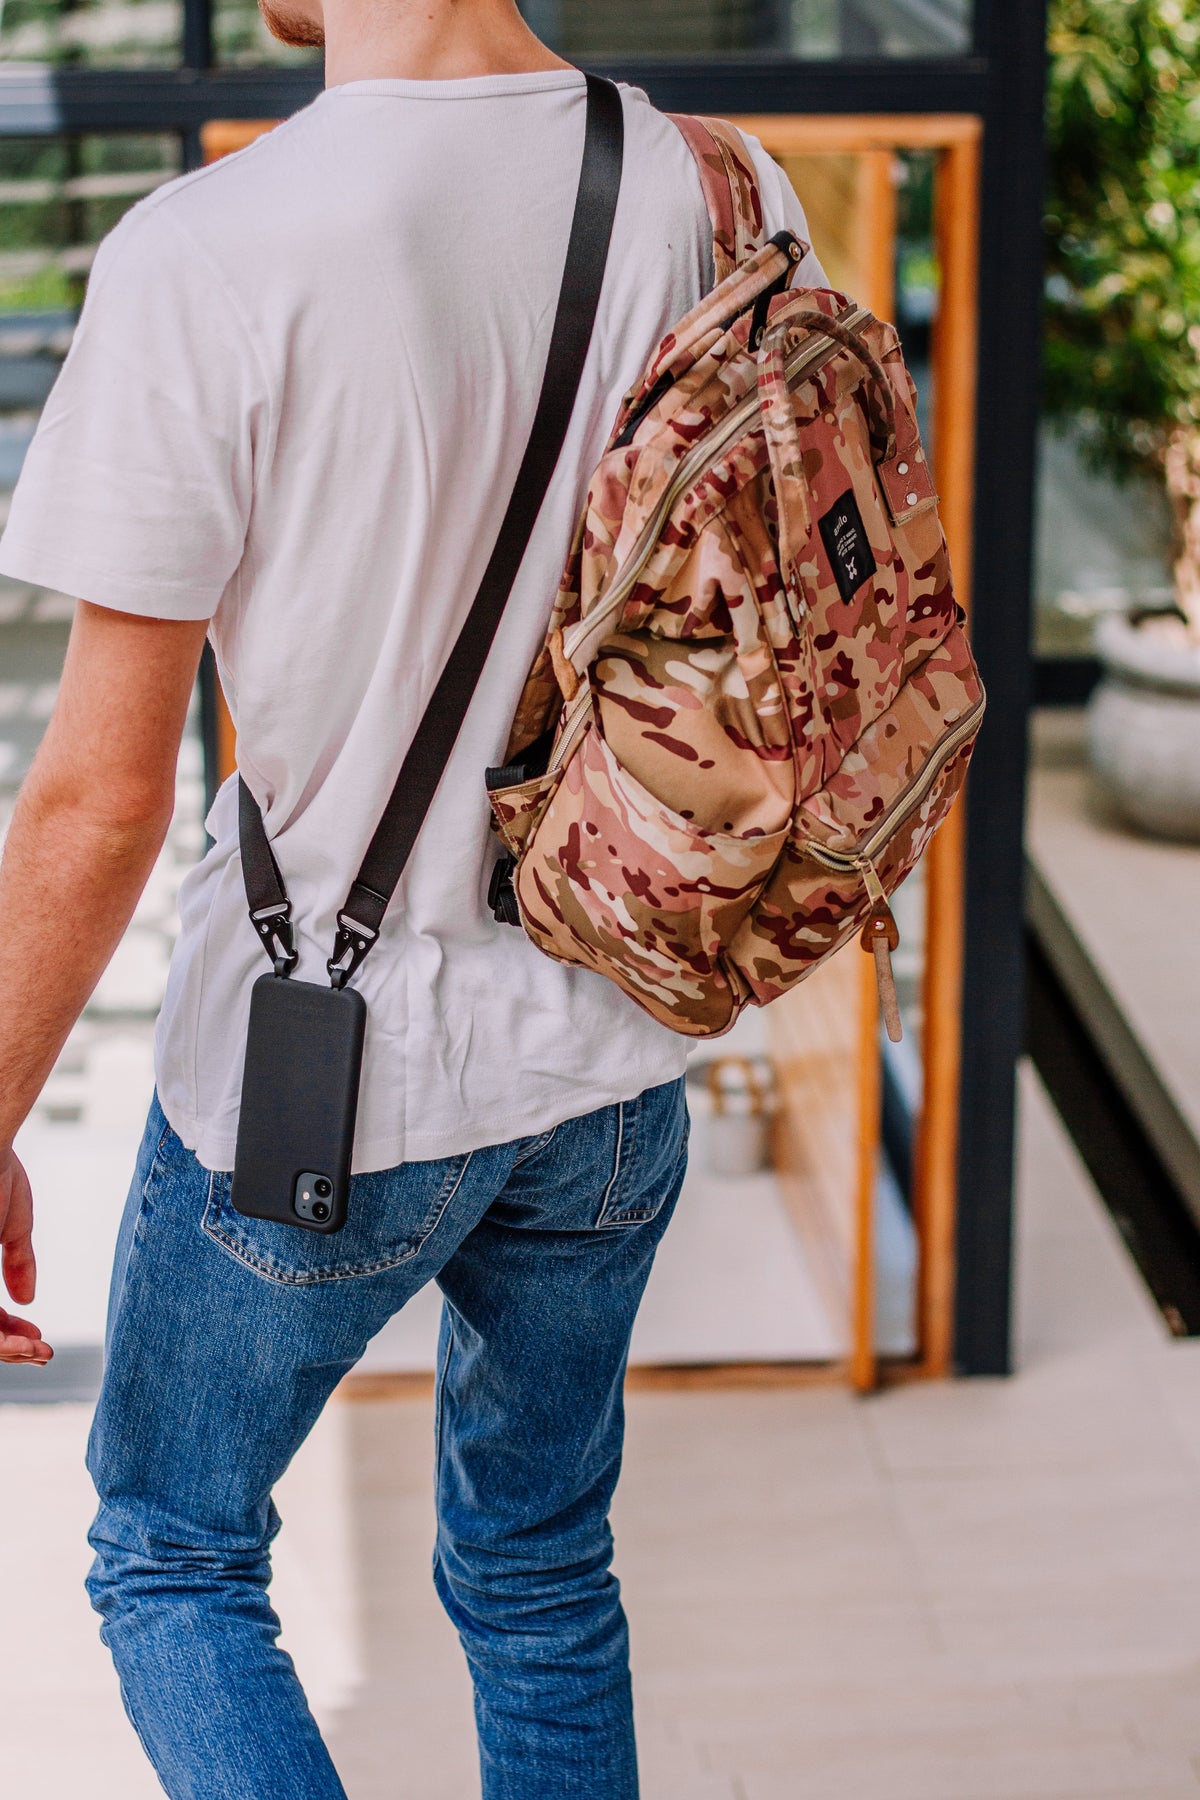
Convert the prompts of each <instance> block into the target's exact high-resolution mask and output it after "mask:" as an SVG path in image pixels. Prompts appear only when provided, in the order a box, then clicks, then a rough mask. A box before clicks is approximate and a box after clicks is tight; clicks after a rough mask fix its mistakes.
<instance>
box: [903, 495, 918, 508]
mask: <svg viewBox="0 0 1200 1800" xmlns="http://www.w3.org/2000/svg"><path fill="white" fill-rule="evenodd" d="M920 498H921V496H920V494H906V495H905V499H906V500H907V501H908V504H909V505H910V506H915V505H916V504H917V501H918V500H919V499H920Z"/></svg>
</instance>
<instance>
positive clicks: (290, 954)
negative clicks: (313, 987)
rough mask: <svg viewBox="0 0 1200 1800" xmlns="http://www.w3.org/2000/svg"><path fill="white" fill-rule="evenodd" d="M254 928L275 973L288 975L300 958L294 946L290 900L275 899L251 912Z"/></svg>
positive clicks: (294, 935) (294, 938)
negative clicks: (272, 903)
mask: <svg viewBox="0 0 1200 1800" xmlns="http://www.w3.org/2000/svg"><path fill="white" fill-rule="evenodd" d="M250 918H251V920H252V921H253V924H254V929H255V930H256V931H257V933H258V935H259V937H260V938H261V939H262V947H263V949H264V950H265V951H266V953H267V955H268V956H269V957H270V958H271V961H272V962H273V963H274V965H275V973H276V974H277V975H281V976H282V975H290V974H291V972H292V970H293V969H294V968H295V966H296V964H297V963H298V962H299V960H300V952H299V951H298V950H297V948H296V927H295V925H294V924H293V923H292V906H291V901H290V900H284V901H277V902H276V903H275V904H274V905H272V906H264V907H262V908H261V909H260V911H258V912H252V913H251V914H250Z"/></svg>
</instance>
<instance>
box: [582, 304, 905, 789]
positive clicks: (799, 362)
mask: <svg viewBox="0 0 1200 1800" xmlns="http://www.w3.org/2000/svg"><path fill="white" fill-rule="evenodd" d="M870 317H871V314H870V313H869V312H868V311H867V309H866V307H863V306H858V307H855V308H854V310H853V311H852V312H849V313H847V314H846V316H845V317H844V318H840V319H839V321H838V323H839V324H842V325H846V326H848V327H849V328H851V329H853V328H854V327H855V326H856V325H861V324H862V322H863V320H864V319H869V318H870ZM841 347H842V346H841V345H840V344H839V343H837V342H836V340H831V339H829V338H826V339H825V340H824V341H823V342H822V343H816V344H808V345H806V346H805V347H804V348H802V349H800V350H797V351H796V352H795V354H794V355H792V356H791V357H789V358H788V360H787V361H786V362H785V364H784V371H785V374H786V377H787V383H788V386H789V387H792V386H793V385H794V384H795V383H796V382H797V381H798V380H799V379H800V377H801V376H802V375H810V374H815V373H816V372H817V370H818V369H821V368H823V367H824V366H825V364H826V363H827V362H831V361H832V360H833V358H834V357H835V356H836V355H837V353H838V351H839V350H840V349H841ZM760 404H761V403H760V401H759V397H758V393H757V390H756V391H755V392H754V393H752V394H747V396H746V398H745V399H744V400H740V401H739V402H738V404H737V406H736V407H734V409H733V411H732V412H731V413H730V414H729V415H728V417H727V418H726V420H725V422H724V424H723V425H721V426H720V427H719V428H718V430H717V431H715V432H713V433H712V434H711V435H710V436H709V437H707V438H705V439H704V440H703V441H702V442H701V443H699V444H697V445H696V448H695V449H694V450H693V451H692V452H691V454H690V455H689V456H686V457H685V458H684V460H683V461H682V462H681V463H680V465H679V467H678V468H677V469H676V471H675V473H674V475H673V476H672V477H671V480H670V481H669V482H668V483H667V486H666V488H665V489H664V490H663V493H662V496H661V498H660V500H659V502H658V505H657V506H656V507H655V509H654V511H653V513H652V514H651V516H650V518H649V519H648V520H647V521H646V524H645V525H644V526H643V527H642V532H641V535H640V537H639V538H638V541H637V543H636V544H635V545H634V547H633V550H632V552H631V553H630V558H629V561H628V562H627V563H626V565H625V568H624V570H623V571H622V573H621V575H620V578H619V579H618V580H617V581H615V582H614V583H613V585H612V587H611V588H610V589H609V591H608V593H607V594H606V595H605V597H604V600H603V602H602V604H601V605H600V606H599V607H598V608H597V610H596V611H595V612H594V613H590V614H589V615H588V617H587V618H586V619H581V620H580V621H579V623H578V624H577V625H575V626H573V627H572V628H571V630H570V631H568V632H564V634H563V649H564V651H565V653H566V656H567V658H568V660H569V661H571V662H572V663H574V664H575V667H576V669H577V671H578V673H579V674H580V675H581V676H582V675H584V674H585V673H586V671H585V670H583V669H580V668H579V663H578V661H577V657H578V654H579V651H580V649H581V648H582V647H583V646H584V645H585V644H586V643H587V640H588V639H589V638H590V637H592V636H594V635H596V634H597V633H598V632H599V631H600V630H602V629H603V627H604V626H605V625H606V624H607V623H608V620H609V619H610V618H611V617H612V615H613V613H614V612H615V611H616V610H617V608H618V607H620V606H621V605H622V604H623V603H624V601H625V599H626V598H627V596H628V595H629V593H630V591H631V590H632V588H633V587H634V584H635V583H636V581H637V578H638V576H639V575H640V574H641V572H642V569H643V568H644V567H645V565H646V563H647V561H648V560H649V557H650V553H651V551H652V550H653V549H654V546H655V544H656V543H657V542H658V536H659V533H660V532H661V530H662V528H663V525H664V523H665V521H666V518H667V515H668V514H669V513H670V511H671V508H672V507H673V506H674V504H675V502H676V500H677V499H678V498H679V496H680V494H682V493H685V492H686V491H687V489H688V488H689V487H690V486H691V484H692V482H693V481H695V480H696V479H697V477H698V476H700V475H702V474H704V473H705V471H706V470H707V469H708V468H710V467H711V466H712V464H713V463H715V462H716V461H717V459H718V457H719V456H720V455H721V453H722V451H723V450H724V449H725V448H726V447H727V445H729V444H730V443H732V442H733V440H734V439H735V438H736V437H738V435H739V434H740V433H741V431H742V428H743V427H744V425H745V424H746V423H747V421H748V420H749V419H751V418H753V416H754V414H755V413H756V412H757V411H758V410H759V406H760ZM556 760H557V759H556ZM554 766H555V765H554V764H553V763H552V764H551V767H554Z"/></svg>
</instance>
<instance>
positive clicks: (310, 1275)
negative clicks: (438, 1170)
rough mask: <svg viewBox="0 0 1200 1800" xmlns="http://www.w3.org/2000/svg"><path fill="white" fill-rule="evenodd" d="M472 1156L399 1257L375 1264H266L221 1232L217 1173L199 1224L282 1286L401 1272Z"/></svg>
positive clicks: (438, 1218) (450, 1177)
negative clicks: (289, 1266)
mask: <svg viewBox="0 0 1200 1800" xmlns="http://www.w3.org/2000/svg"><path fill="white" fill-rule="evenodd" d="M473 1156H474V1151H470V1152H468V1154H467V1155H466V1156H465V1157H464V1158H463V1163H462V1167H461V1168H460V1169H459V1170H457V1172H455V1171H454V1170H451V1171H450V1173H448V1174H447V1176H446V1180H445V1182H444V1183H443V1185H442V1191H441V1193H440V1194H439V1195H438V1197H437V1199H436V1200H435V1201H434V1202H433V1205H432V1206H431V1207H430V1209H429V1211H428V1212H427V1213H426V1215H425V1217H424V1219H422V1221H421V1223H420V1225H419V1226H418V1227H417V1231H416V1234H415V1235H414V1236H413V1237H411V1238H409V1239H408V1242H407V1243H406V1245H405V1247H404V1249H403V1250H402V1251H401V1252H400V1254H399V1255H394V1256H384V1257H377V1258H376V1259H375V1261H374V1262H364V1263H350V1264H349V1265H347V1266H346V1267H343V1268H337V1269H297V1270H291V1269H284V1268H282V1267H281V1266H280V1264H278V1263H272V1262H266V1261H264V1259H263V1258H262V1257H261V1256H256V1255H255V1254H254V1252H253V1251H252V1250H249V1249H248V1248H246V1247H245V1246H244V1245H241V1244H239V1243H238V1242H237V1241H236V1240H235V1239H234V1238H233V1237H232V1236H231V1235H230V1234H229V1233H228V1232H225V1231H222V1230H220V1229H219V1227H218V1226H217V1225H216V1223H215V1219H216V1205H215V1201H214V1191H215V1184H216V1179H217V1178H216V1174H215V1173H212V1174H210V1175H209V1183H208V1202H207V1205H206V1206H205V1209H204V1216H203V1218H202V1219H201V1221H200V1224H201V1229H202V1230H203V1231H204V1232H205V1233H206V1235H207V1236H208V1237H210V1238H211V1239H212V1240H213V1242H214V1243H215V1244H218V1245H220V1247H221V1248H222V1249H223V1250H226V1251H228V1253H229V1254H230V1256H232V1257H234V1258H236V1260H237V1261H238V1262H240V1263H242V1264H244V1266H245V1267H246V1268H248V1269H251V1270H253V1272H254V1273H255V1274H256V1275H262V1276H263V1277H264V1278H265V1279H266V1280H267V1281H274V1282H278V1283H279V1285H280V1286H281V1287H317V1286H319V1285H320V1284H321V1283H322V1282H327V1281H350V1280H353V1279H355V1278H357V1277H358V1276H360V1275H383V1274H386V1273H387V1271H388V1270H389V1269H398V1268H399V1267H400V1265H401V1264H402V1263H406V1262H411V1261H412V1259H413V1257H414V1256H417V1255H419V1254H420V1252H421V1251H422V1250H423V1249H424V1247H425V1245H426V1244H427V1243H428V1242H429V1239H430V1238H431V1237H432V1236H433V1234H434V1232H435V1231H436V1230H437V1228H438V1226H439V1225H440V1224H441V1222H442V1218H443V1216H444V1214H445V1211H446V1208H447V1207H448V1206H449V1204H450V1202H451V1200H452V1199H453V1198H454V1196H455V1194H456V1193H457V1192H458V1190H459V1188H460V1187H461V1186H462V1182H463V1177H464V1176H465V1175H466V1172H467V1169H468V1168H469V1167H470V1164H471V1159H472V1157H473Z"/></svg>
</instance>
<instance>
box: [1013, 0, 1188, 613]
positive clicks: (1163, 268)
mask: <svg viewBox="0 0 1200 1800" xmlns="http://www.w3.org/2000/svg"><path fill="white" fill-rule="evenodd" d="M1050 52H1051V72H1050V89H1049V138H1050V155H1049V191H1048V199H1047V208H1046V239H1047V242H1046V251H1047V283H1046V357H1045V394H1046V404H1047V409H1048V411H1049V412H1050V413H1051V415H1052V416H1057V417H1058V418H1060V419H1063V418H1071V419H1073V420H1076V421H1078V424H1079V426H1080V428H1081V430H1082V433H1083V441H1084V445H1085V448H1086V450H1087V451H1088V453H1089V455H1090V458H1091V460H1092V461H1093V463H1095V464H1096V465H1098V466H1101V467H1105V468H1108V469H1110V470H1112V471H1114V472H1116V473H1117V474H1126V473H1128V472H1129V471H1131V470H1133V469H1147V468H1150V469H1153V470H1155V471H1157V472H1158V474H1159V476H1160V477H1161V479H1163V480H1164V481H1165V482H1166V486H1167V491H1168V494H1169V497H1170V499H1171V503H1172V511H1173V514H1174V518H1175V522H1176V533H1177V544H1176V565H1175V578H1176V591H1177V598H1178V601H1179V604H1180V607H1181V609H1182V611H1183V612H1184V614H1185V616H1186V617H1187V618H1188V620H1189V623H1190V627H1191V630H1192V634H1193V635H1194V636H1195V637H1197V638H1198V639H1200V6H1198V5H1197V3H1196V0H1051V9H1050Z"/></svg>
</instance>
